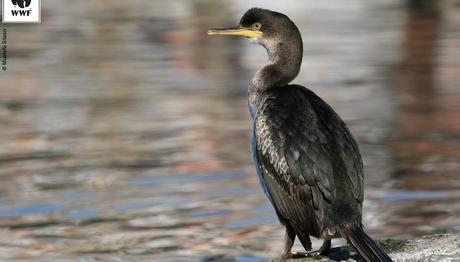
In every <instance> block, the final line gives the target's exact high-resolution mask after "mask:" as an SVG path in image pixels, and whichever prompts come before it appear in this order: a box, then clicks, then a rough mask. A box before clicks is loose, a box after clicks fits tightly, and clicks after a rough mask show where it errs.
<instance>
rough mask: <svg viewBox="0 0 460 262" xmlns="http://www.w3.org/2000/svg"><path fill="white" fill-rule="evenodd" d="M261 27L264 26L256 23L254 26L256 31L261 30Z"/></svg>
mask: <svg viewBox="0 0 460 262" xmlns="http://www.w3.org/2000/svg"><path fill="white" fill-rule="evenodd" d="M261 27H262V25H261V24H260V23H255V24H254V28H255V29H260V28H261Z"/></svg>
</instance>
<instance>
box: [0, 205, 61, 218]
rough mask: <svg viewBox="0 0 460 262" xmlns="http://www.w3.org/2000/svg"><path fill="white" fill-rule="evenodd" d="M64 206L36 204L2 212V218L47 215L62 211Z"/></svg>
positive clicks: (0, 213) (0, 212) (0, 214)
mask: <svg viewBox="0 0 460 262" xmlns="http://www.w3.org/2000/svg"><path fill="white" fill-rule="evenodd" d="M62 207H63V206H62V205H50V204H34V205H27V206H22V207H15V208H9V209H5V210H1V211H0V217H20V216H27V215H36V214H47V213H52V212H55V211H57V210H60V209H62Z"/></svg>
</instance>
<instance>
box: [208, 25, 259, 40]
mask: <svg viewBox="0 0 460 262" xmlns="http://www.w3.org/2000/svg"><path fill="white" fill-rule="evenodd" d="M263 34H264V33H262V31H259V30H253V29H248V28H244V27H233V28H224V29H211V30H209V31H208V35H237V36H245V37H248V38H256V37H258V36H261V35H263Z"/></svg>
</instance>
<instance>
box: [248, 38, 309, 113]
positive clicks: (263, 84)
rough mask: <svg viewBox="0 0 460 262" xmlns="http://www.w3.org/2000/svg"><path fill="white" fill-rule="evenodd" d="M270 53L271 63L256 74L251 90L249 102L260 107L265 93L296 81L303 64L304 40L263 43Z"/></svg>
mask: <svg viewBox="0 0 460 262" xmlns="http://www.w3.org/2000/svg"><path fill="white" fill-rule="evenodd" d="M262 45H263V46H264V47H265V49H266V50H267V53H268V57H269V63H268V64H267V65H265V66H264V67H262V68H261V69H260V70H259V71H257V73H256V74H255V76H254V78H253V79H252V81H251V86H250V88H249V102H250V103H251V104H255V105H258V104H259V103H260V102H261V101H260V99H261V95H262V93H263V92H264V91H266V90H269V89H271V88H274V87H282V86H286V85H288V84H289V82H291V81H292V80H294V78H295V77H296V76H297V74H298V73H299V71H300V65H301V64H302V53H303V47H302V40H301V39H300V40H296V41H293V42H290V43H283V42H278V43H273V44H269V43H266V44H265V43H262Z"/></svg>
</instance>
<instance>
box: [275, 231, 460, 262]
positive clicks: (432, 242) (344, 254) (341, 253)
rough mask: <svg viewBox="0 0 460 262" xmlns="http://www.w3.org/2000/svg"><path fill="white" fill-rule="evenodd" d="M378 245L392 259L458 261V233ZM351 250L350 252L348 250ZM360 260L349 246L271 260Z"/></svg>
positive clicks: (459, 241) (459, 238)
mask: <svg viewBox="0 0 460 262" xmlns="http://www.w3.org/2000/svg"><path fill="white" fill-rule="evenodd" d="M380 246H381V247H382V248H383V249H384V250H385V251H387V253H388V254H389V255H390V257H391V258H392V259H393V260H394V261H405V262H418V261H440V262H441V261H442V262H454V261H460V235H458V234H444V235H431V236H425V237H422V238H416V239H411V240H390V239H387V240H383V241H380ZM350 251H351V252H350ZM313 261H362V259H361V258H359V256H358V255H356V253H355V252H354V251H353V249H352V248H351V247H350V246H346V247H338V248H334V249H332V251H331V254H330V255H329V256H328V257H307V258H298V259H279V258H278V259H273V260H272V262H313Z"/></svg>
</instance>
